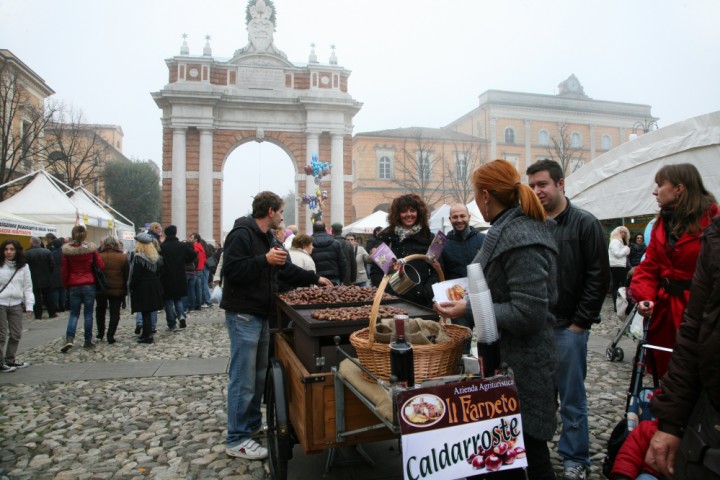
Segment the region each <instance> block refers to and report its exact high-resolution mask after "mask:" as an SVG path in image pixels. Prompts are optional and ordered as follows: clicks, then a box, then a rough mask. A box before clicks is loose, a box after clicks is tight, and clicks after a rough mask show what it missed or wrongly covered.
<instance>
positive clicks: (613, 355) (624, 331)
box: [605, 287, 642, 362]
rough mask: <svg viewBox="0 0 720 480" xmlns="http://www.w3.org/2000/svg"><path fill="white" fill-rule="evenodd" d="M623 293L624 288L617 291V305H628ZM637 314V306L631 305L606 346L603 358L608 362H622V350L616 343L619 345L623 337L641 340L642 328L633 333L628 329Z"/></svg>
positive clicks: (623, 354) (623, 356)
mask: <svg viewBox="0 0 720 480" xmlns="http://www.w3.org/2000/svg"><path fill="white" fill-rule="evenodd" d="M625 291H626V289H625V287H620V289H619V290H618V305H622V304H623V303H624V305H627V304H628V299H627V297H626V295H627V294H626V293H625ZM619 314H620V310H618V315H619ZM637 314H638V313H637V305H633V306H632V309H631V310H630V312H629V313H628V314H627V316H626V317H625V319H624V320H623V324H622V325H621V326H620V328H618V331H617V333H616V334H615V337H614V338H613V339H612V341H611V342H610V345H608V347H607V349H606V350H605V358H607V360H608V361H610V362H622V361H623V359H624V358H625V352H624V351H623V349H622V348H620V347H618V343H620V340H621V339H622V338H623V337H624V336H629V337H631V338H633V340H640V339H641V338H642V328H638V330H639V331H634V329H631V328H630V327H631V325H633V322H634V321H635V318H636V315H637ZM635 323H637V322H635Z"/></svg>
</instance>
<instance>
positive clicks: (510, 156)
mask: <svg viewBox="0 0 720 480" xmlns="http://www.w3.org/2000/svg"><path fill="white" fill-rule="evenodd" d="M503 158H504V159H505V160H507V161H508V162H510V163H512V164H513V167H515V169H516V170H517V169H518V165H520V155H513V154H507V153H506V154H505V155H503ZM518 171H519V170H518Z"/></svg>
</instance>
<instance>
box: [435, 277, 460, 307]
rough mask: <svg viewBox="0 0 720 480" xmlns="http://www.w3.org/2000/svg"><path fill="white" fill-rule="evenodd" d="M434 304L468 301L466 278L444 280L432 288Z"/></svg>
mask: <svg viewBox="0 0 720 480" xmlns="http://www.w3.org/2000/svg"><path fill="white" fill-rule="evenodd" d="M432 289H433V295H434V296H435V301H436V302H451V301H455V300H467V299H468V279H467V277H463V278H456V279H454V280H445V281H444V282H439V283H434V284H433V286H432Z"/></svg>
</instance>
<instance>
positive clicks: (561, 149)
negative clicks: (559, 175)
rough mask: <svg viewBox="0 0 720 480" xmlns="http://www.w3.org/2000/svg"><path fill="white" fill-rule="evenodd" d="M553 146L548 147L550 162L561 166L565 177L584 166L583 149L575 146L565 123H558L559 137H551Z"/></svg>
mask: <svg viewBox="0 0 720 480" xmlns="http://www.w3.org/2000/svg"><path fill="white" fill-rule="evenodd" d="M550 141H551V142H552V145H548V146H547V147H546V150H547V153H548V155H549V157H550V160H555V161H556V162H558V163H559V164H560V166H561V167H562V169H563V172H564V173H565V175H570V174H571V173H572V172H574V171H575V170H577V169H578V168H580V167H582V166H583V149H582V146H581V145H573V141H572V136H571V134H570V131H569V130H568V126H567V124H566V123H565V122H560V123H558V134H557V136H552V137H550Z"/></svg>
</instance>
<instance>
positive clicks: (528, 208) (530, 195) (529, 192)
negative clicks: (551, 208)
mask: <svg viewBox="0 0 720 480" xmlns="http://www.w3.org/2000/svg"><path fill="white" fill-rule="evenodd" d="M517 188H518V193H519V195H520V208H522V211H523V213H524V214H525V215H526V216H528V217H530V218H532V219H535V220H537V221H539V222H544V221H545V219H546V218H547V214H546V213H545V209H544V208H543V206H542V203H540V199H539V198H538V196H537V195H535V192H534V191H533V189H532V188H530V187H528V186H527V185H519V186H518V187H517Z"/></svg>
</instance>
